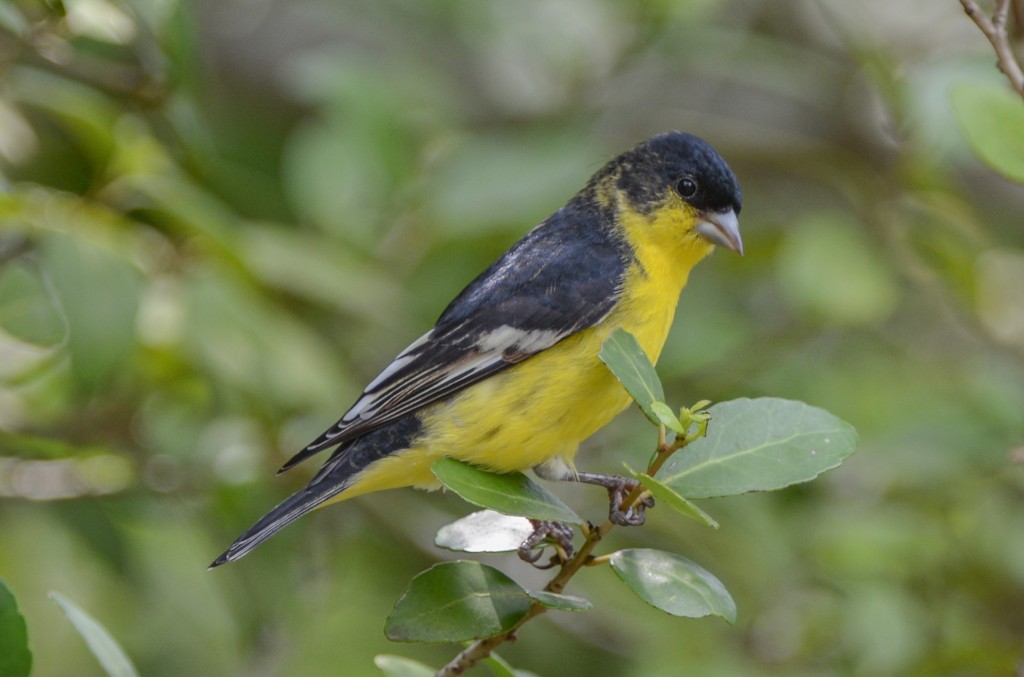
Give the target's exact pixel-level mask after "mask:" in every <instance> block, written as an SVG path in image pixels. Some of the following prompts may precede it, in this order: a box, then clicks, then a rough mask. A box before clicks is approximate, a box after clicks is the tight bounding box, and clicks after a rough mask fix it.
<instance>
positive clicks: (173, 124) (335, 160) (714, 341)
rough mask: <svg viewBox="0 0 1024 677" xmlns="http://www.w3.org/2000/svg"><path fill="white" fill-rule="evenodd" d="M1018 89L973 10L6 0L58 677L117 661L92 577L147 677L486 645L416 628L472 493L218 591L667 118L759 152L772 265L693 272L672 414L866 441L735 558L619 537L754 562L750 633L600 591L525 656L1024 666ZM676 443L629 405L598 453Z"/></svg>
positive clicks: (23, 575) (1, 152)
mask: <svg viewBox="0 0 1024 677" xmlns="http://www.w3.org/2000/svg"><path fill="white" fill-rule="evenodd" d="M993 63H994V55H993V54H992V52H991V49H990V47H989V46H988V44H987V43H986V42H985V40H984V38H983V37H982V36H981V34H980V33H979V32H978V31H977V29H976V27H975V26H974V25H972V24H971V23H970V21H969V20H968V19H967V18H966V17H965V16H964V15H963V13H962V10H961V8H960V6H959V4H958V3H957V2H956V1H955V0H943V1H941V2H937V1H935V0H905V1H903V2H896V3H892V2H889V1H888V0H867V1H866V2H859V3H851V2H847V1H846V0H785V1H782V2H772V1H769V0H730V1H727V2H711V1H710V0H689V1H673V0H653V1H651V2H620V1H617V0H527V1H523V2H516V3H513V2H501V1H500V0H462V1H456V0H447V1H442V0H435V1H431V2H415V1H413V0H386V1H385V0H345V1H340V0H339V1H335V2H331V1H329V0H306V1H302V2H293V3H289V2H285V1H284V0H244V1H243V0H227V1H224V2H198V1H193V2H186V1H184V0H126V1H124V2H119V1H115V0H64V1H63V2H60V0H3V1H2V2H0V167H2V173H0V190H2V193H0V328H2V330H0V577H3V578H4V579H6V581H7V583H8V585H9V586H10V587H11V589H12V590H13V592H14V593H15V594H16V595H17V597H18V600H19V603H20V605H21V608H22V610H23V612H24V614H25V616H26V618H27V621H28V626H29V636H30V641H31V645H32V648H33V651H34V654H35V673H34V674H36V675H38V676H39V677H50V676H58V675H71V674H74V675H86V676H88V675H96V674H100V669H99V667H98V666H97V664H96V662H95V661H94V659H93V658H92V657H91V656H90V655H89V653H88V651H87V649H86V647H85V644H84V643H83V642H82V641H81V639H80V638H79V637H78V636H77V635H76V634H75V632H74V630H73V629H72V628H71V626H70V625H69V624H68V623H67V621H66V620H65V619H64V618H63V617H62V615H61V614H60V611H59V610H58V609H57V608H56V607H55V606H54V605H53V604H52V602H50V601H49V600H48V599H47V598H46V593H47V592H48V591H50V590H58V591H60V592H61V593H63V594H64V595H66V596H68V597H69V598H71V599H72V600H74V601H75V602H77V603H78V604H80V605H81V606H82V607H84V608H85V609H87V610H88V611H89V612H90V613H91V614H93V615H94V616H95V617H96V618H97V619H99V620H100V621H101V622H103V623H104V624H105V625H106V626H107V627H108V629H110V631H111V632H112V634H113V635H114V636H116V637H117V638H118V639H119V640H120V641H121V643H122V644H123V645H124V647H125V649H126V651H127V652H128V653H129V654H130V655H131V657H132V658H133V659H134V661H135V662H136V664H137V665H138V667H139V669H140V671H141V673H142V674H144V675H157V676H158V675H214V674H225V675H227V674H231V675H234V674H237V675H257V676H260V675H267V676H270V675H327V674H344V675H362V674H373V673H374V671H375V668H373V663H372V659H373V656H374V655H376V654H379V653H400V654H404V655H408V656H412V657H415V658H418V659H421V660H424V661H426V662H428V663H430V664H432V665H440V664H442V663H443V662H444V661H446V660H447V659H448V658H450V657H451V656H452V655H454V653H455V651H456V648H455V647H451V646H442V647H427V646H416V645H413V646H405V645H393V644H389V643H388V642H387V641H386V640H385V639H384V637H383V634H382V630H381V628H382V626H383V623H384V619H385V617H386V616H387V614H388V612H389V611H390V609H391V606H392V604H393V603H394V601H395V600H396V599H397V598H398V596H399V595H400V594H401V592H402V590H403V589H404V587H405V585H406V583H407V582H408V580H409V579H410V578H411V577H412V576H413V575H414V574H415V573H416V572H418V571H420V570H422V569H424V568H426V567H427V566H428V565H430V564H431V563H432V562H435V561H438V560H443V559H450V558H453V557H454V555H453V554H452V553H447V552H444V551H440V550H438V549H436V548H435V547H434V546H433V545H432V538H433V534H434V532H435V530H436V529H437V528H438V527H439V526H441V525H442V524H444V523H446V522H447V521H450V520H451V519H453V518H454V517H456V516H460V515H463V514H466V513H468V512H469V511H470V508H469V507H468V506H466V505H465V504H463V503H461V502H460V501H459V500H458V499H456V498H453V497H452V496H446V495H441V494H422V493H419V492H414V491H411V490H405V491H397V492H389V493H386V494H377V495H372V496H368V497H362V498H360V499H357V500H355V501H353V502H351V503H346V504H345V505H344V506H341V507H337V508H334V509H328V510H325V511H322V512H320V513H317V514H316V515H313V516H311V517H309V518H306V519H304V520H302V521H301V522H299V523H298V524H296V525H295V526H293V527H291V528H289V529H287V530H286V531H285V532H283V533H282V534H280V535H279V536H277V537H276V538H274V539H273V540H271V541H270V542H268V543H267V544H266V545H265V546H263V547H261V548H260V549H259V550H258V551H256V552H254V553H253V554H252V555H250V556H249V557H247V558H246V559H244V560H242V561H241V562H239V563H236V564H232V565H230V566H226V567H223V568H220V569H218V570H216V571H214V572H207V571H206V565H207V564H208V563H209V562H210V561H211V560H212V559H213V558H214V557H215V556H216V555H217V554H219V553H220V552H221V551H222V550H223V549H224V547H225V546H226V545H227V544H228V543H229V542H230V541H231V540H232V539H233V538H234V537H235V536H237V535H238V534H239V533H240V532H241V531H242V530H243V529H244V528H246V527H247V526H249V524H250V523H251V522H252V521H253V520H254V519H255V518H257V517H258V516H259V515H260V514H262V513H263V512H264V511H265V510H266V509H268V508H269V507H271V506H272V505H273V504H274V503H275V502H276V501H278V500H279V499H281V498H283V497H284V496H285V495H286V494H288V493H289V492H290V491H293V490H295V489H296V488H297V487H299V486H300V485H301V484H302V483H303V482H304V481H305V480H306V479H308V477H309V473H310V472H311V471H312V470H313V467H312V466H315V465H316V464H315V462H314V463H311V464H310V466H311V467H303V468H301V469H298V470H295V471H293V472H292V473H289V474H287V475H285V476H282V477H280V478H277V477H275V476H274V471H275V470H276V468H277V467H279V466H280V465H281V463H282V462H283V460H285V459H286V458H287V457H288V456H290V455H291V454H292V453H294V452H295V451H296V450H297V449H299V448H301V446H302V445H304V444H305V443H306V442H308V441H309V440H310V439H312V438H313V437H314V436H315V435H316V434H317V433H319V432H320V431H321V430H322V429H324V428H325V427H326V426H327V425H329V424H331V423H333V422H334V420H335V419H336V418H337V416H339V415H340V414H341V413H342V411H343V410H344V409H345V408H346V407H347V406H348V405H349V404H350V403H351V401H352V400H353V399H354V398H355V397H356V396H357V395H358V393H359V392H360V390H361V387H362V386H363V385H364V384H365V383H366V382H367V381H368V380H369V379H370V378H372V377H373V376H374V375H375V374H376V373H377V371H378V370H379V369H380V368H382V367H383V366H384V365H385V364H386V363H387V361H388V360H389V359H390V358H391V357H392V356H393V355H394V354H395V353H396V352H397V351H398V350H400V349H401V348H403V347H404V346H405V345H406V344H408V343H409V342H410V341H411V340H412V339H413V338H415V337H417V336H419V335H420V334H421V333H422V332H423V331H425V330H426V329H427V328H428V327H429V326H430V324H431V323H432V322H433V320H434V319H435V318H436V317H437V315H438V314H439V313H440V311H441V310H442V309H443V307H444V305H445V303H446V302H447V301H448V300H449V299H450V298H451V297H452V296H453V295H454V294H455V293H456V292H457V291H458V290H459V289H460V288H461V287H462V286H463V285H464V284H465V283H466V282H468V281H469V280H470V279H471V278H472V277H473V276H474V275H476V274H477V273H478V272H479V271H480V270H481V269H483V268H484V267H485V266H486V265H487V264H488V263H489V262H490V261H492V260H493V259H494V258H495V257H496V256H497V255H498V254H500V253H501V252H502V251H503V250H504V249H505V248H506V247H507V246H508V245H509V244H510V243H511V242H513V241H514V240H515V239H516V238H517V237H519V236H520V235H521V234H522V233H524V232H525V231H526V230H527V229H529V228H530V227H531V226H532V225H533V224H535V223H537V222H538V221H540V220H541V219H543V218H544V217H545V216H547V215H548V214H549V213H551V212H552V211H554V209H556V208H557V207H559V206H560V205H561V204H562V203H563V202H564V201H565V200H566V199H567V198H568V197H569V196H571V195H572V194H573V193H574V192H575V191H576V190H577V189H578V188H579V187H581V186H582V185H583V183H584V181H585V180H586V179H587V177H588V176H589V175H590V173H592V172H593V171H594V170H595V169H596V168H597V167H599V166H600V165H601V164H602V163H603V162H604V161H605V160H607V159H608V158H609V157H611V156H612V155H614V154H616V153H618V152H620V151H622V150H624V149H625V148H627V147H629V146H631V145H633V144H634V143H636V142H638V141H640V140H642V139H644V138H646V137H647V136H649V135H651V134H654V133H657V132H661V131H665V130H668V129H682V130H686V131H690V132H694V133H697V134H699V135H701V136H703V137H705V138H706V139H708V140H709V141H710V142H711V143H712V144H714V145H715V146H716V147H717V148H718V149H719V150H720V151H721V153H722V154H723V155H724V156H725V157H726V158H727V160H728V161H729V162H730V164H731V165H732V167H733V169H734V170H735V172H736V174H737V175H738V176H739V179H740V181H741V183H742V186H743V189H744V193H745V202H744V209H743V213H742V215H741V224H742V228H743V237H744V241H745V244H746V249H747V255H746V256H745V257H743V258H740V257H737V256H733V255H731V254H729V253H727V252H724V253H719V254H716V255H715V256H713V257H712V258H711V259H710V260H709V261H706V262H705V263H703V264H701V266H700V267H699V268H698V269H697V270H696V271H695V272H694V274H693V276H692V277H691V283H690V285H689V287H688V288H687V290H686V292H685V293H684V294H683V298H682V301H681V304H680V310H679V314H678V316H677V322H676V327H675V329H674V331H673V333H672V336H671V337H670V339H669V344H668V345H667V347H666V350H665V353H664V356H663V359H662V362H661V364H660V365H659V371H660V373H661V374H662V376H663V378H664V379H665V381H666V386H667V390H668V393H669V398H670V400H672V401H674V402H675V403H677V404H680V405H681V404H689V403H691V402H693V401H695V400H697V399H700V398H708V399H712V400H724V399H729V398H734V397H742V396H752V397H753V396H760V395H770V396H777V397H786V398H793V399H800V400H804V401H806V402H808V403H811V404H813V405H816V406H820V407H824V408H826V409H828V410H830V411H832V412H834V413H835V414H837V415H839V416H841V417H842V418H844V419H846V420H848V421H849V422H851V423H852V424H853V425H855V426H856V427H857V429H858V430H859V432H860V436H861V444H860V448H859V451H858V453H856V454H855V455H854V456H853V457H851V458H850V459H849V460H848V461H847V462H846V463H845V464H844V465H843V466H842V467H841V468H840V469H838V470H836V471H833V472H831V473H829V474H827V475H825V476H823V477H822V478H820V479H819V480H817V481H815V482H813V483H811V484H808V485H803V486H799V487H795V488H792V489H789V490H787V491H783V492H776V493H773V494H763V495H749V496H744V497H738V498H734V499H721V500H717V501H704V502H703V503H702V506H703V507H704V508H705V509H706V510H708V511H709V512H710V513H711V514H713V515H714V516H715V517H716V518H717V519H718V521H719V522H720V523H721V525H722V528H721V529H720V530H719V531H712V530H709V529H706V528H703V527H701V526H700V525H698V524H696V523H695V522H681V521H680V519H679V518H678V517H677V516H675V514H674V513H673V512H671V511H666V510H656V511H654V513H653V514H652V516H651V518H650V519H649V521H648V525H649V526H648V528H645V529H634V530H624V529H619V530H616V532H615V533H614V534H613V537H612V538H611V539H609V540H610V542H609V543H608V544H607V548H608V550H606V551H610V549H612V548H616V547H623V546H627V545H629V546H635V545H643V544H656V545H657V547H660V548H663V549H667V550H672V551H675V552H679V553H682V554H684V555H686V556H687V557H689V558H691V559H693V560H695V561H697V562H698V563H700V564H701V565H702V566H704V567H706V568H708V569H710V570H711V571H713V572H714V573H715V574H717V575H718V577H719V578H721V579H722V581H723V582H724V583H725V584H726V586H727V587H728V588H729V589H730V591H731V592H732V594H733V596H734V597H735V599H736V601H737V604H738V606H739V622H738V624H737V626H736V627H732V626H729V625H727V624H725V623H723V622H721V621H720V620H687V619H677V618H671V617H668V616H666V615H664V614H662V613H661V612H658V611H655V610H653V609H651V608H648V607H646V606H644V605H643V604H642V603H641V602H640V601H638V600H637V599H636V598H634V597H633V596H632V594H631V593H629V592H628V591H627V590H626V589H625V588H624V587H623V586H621V585H620V584H619V583H618V581H617V580H615V578H614V576H613V574H612V572H611V571H609V570H608V569H607V568H602V569H595V570H588V571H585V572H583V574H581V575H580V576H579V577H577V578H576V579H575V580H574V582H573V586H572V587H571V588H570V590H569V592H573V593H577V594H582V595H584V596H586V597H588V598H590V599H591V600H593V601H594V603H595V605H596V608H595V609H594V610H593V611H590V612H587V613H583V614H548V615H547V617H546V618H544V619H541V620H540V621H539V622H535V623H532V624H531V625H530V626H528V627H527V628H526V629H525V630H524V631H523V633H522V636H521V638H520V641H519V642H518V643H517V644H516V645H512V646H509V647H507V648H505V649H504V650H503V652H502V653H503V655H504V656H505V657H506V658H508V659H509V660H510V661H511V662H512V663H513V664H514V665H516V666H517V667H521V668H525V669H529V670H533V671H534V672H536V673H538V674H541V675H548V676H551V675H576V674H580V675H587V674H590V675H599V674H617V675H645V676H650V675H653V676H656V677H658V676H668V675H680V674H693V675H730V676H731V675H767V674H787V675H828V674H836V675H847V674H849V675H893V674H929V675H931V674H957V675H986V674H1001V675H1005V674H1012V673H1013V672H1014V671H1015V670H1017V671H1018V674H1019V671H1020V670H1021V669H1022V668H1021V667H1020V666H1021V665H1022V655H1024V446H1022V445H1024V228H1022V225H1024V187H1022V185H1020V184H1015V183H1013V182H1011V181H1009V180H1007V179H1004V178H1002V177H1001V176H1000V175H999V174H997V173H995V172H993V171H992V170H991V169H989V168H987V167H986V166H984V165H983V164H982V163H981V162H980V161H979V160H978V159H977V158H976V157H975V155H974V153H973V152H972V150H971V148H970V146H969V145H968V142H967V137H966V136H965V134H964V132H963V129H962V128H961V126H960V125H959V124H958V118H957V114H956V109H955V107H954V106H953V105H952V103H951V96H950V95H951V91H955V88H956V87H957V86H958V85H961V84H962V83H973V86H975V87H988V88H990V89H999V88H1002V89H1008V86H1007V85H1006V83H1005V80H1003V79H1002V77H1001V75H1000V73H999V72H998V71H996V69H995V68H994V66H993ZM1022 133H1024V132H1022ZM1017 141H1018V142H1019V141H1020V137H1018V138H1017ZM1008 147H1010V148H1011V149H1012V143H1009V142H1008ZM1021 147H1022V146H1018V147H1017V148H1018V150H1019V149H1020V148H1021ZM538 424H539V425H543V422H538ZM653 443H654V439H653V437H652V430H651V429H650V428H649V427H648V426H647V425H645V423H644V421H643V420H642V417H641V416H640V415H639V414H637V413H636V412H635V411H631V412H629V413H627V414H624V415H623V416H622V417H621V418H620V419H618V420H617V421H616V422H615V423H614V424H613V425H611V426H610V427H609V428H608V429H606V430H605V431H604V432H602V433H601V434H600V435H599V436H598V437H597V438H596V439H594V440H592V441H591V442H590V443H589V444H588V445H587V447H586V448H585V450H584V453H582V454H581V456H580V457H579V462H580V465H581V467H583V468H586V469H603V470H609V471H615V470H617V469H619V468H621V462H622V460H627V461H629V462H630V463H631V464H632V465H638V464H639V463H642V462H643V460H644V459H646V458H647V455H648V453H649V450H650V449H651V447H652V445H653ZM557 491H558V493H559V495H561V496H563V497H564V498H565V499H566V500H567V501H568V502H570V503H571V504H572V505H573V507H575V508H576V509H577V510H579V511H582V514H584V515H590V516H591V518H592V519H597V518H598V517H600V516H601V515H602V514H603V511H604V510H605V498H604V496H603V494H602V492H600V491H598V490H595V489H593V488H585V487H584V488H577V487H558V488H557ZM487 561H488V562H490V563H492V564H495V565H497V566H499V567H500V568H502V569H503V570H505V571H506V572H508V573H510V574H511V575H512V576H513V577H514V578H516V579H517V580H519V581H520V582H522V583H524V584H528V585H534V584H536V583H537V582H538V581H543V580H546V579H545V578H544V577H543V576H542V575H540V574H538V573H535V572H533V571H531V570H529V569H528V568H527V567H525V566H524V565H521V564H520V563H518V562H517V561H516V560H515V558H514V556H513V555H509V556H495V557H490V558H487ZM481 672H482V673H486V669H481Z"/></svg>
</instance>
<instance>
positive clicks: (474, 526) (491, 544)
mask: <svg viewBox="0 0 1024 677" xmlns="http://www.w3.org/2000/svg"><path fill="white" fill-rule="evenodd" d="M532 533H533V525H532V524H530V521H529V520H528V519H526V518H525V517H514V516H511V515H502V514H501V513H500V512H495V511H493V510H479V511H477V512H474V513H471V514H469V515H466V516H465V517H463V518H462V519H459V520H456V521H454V522H452V523H451V524H446V525H445V526H443V527H441V528H440V529H439V530H438V532H437V535H436V536H435V537H434V545H436V546H437V547H439V548H447V549H448V550H458V551H462V552H512V551H513V550H518V549H519V546H520V545H521V544H522V542H523V541H525V540H526V539H527V538H529V536H530V534H532Z"/></svg>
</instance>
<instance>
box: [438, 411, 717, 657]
mask: <svg viewBox="0 0 1024 677" xmlns="http://www.w3.org/2000/svg"><path fill="white" fill-rule="evenodd" d="M706 426H707V422H706V421H704V422H703V423H698V431H697V432H696V433H692V434H690V435H686V436H678V437H677V438H676V439H675V440H674V441H673V442H671V443H670V442H666V441H665V426H660V431H659V434H658V447H657V454H656V455H655V457H654V459H653V460H652V461H651V464H650V465H649V466H648V467H647V474H648V475H650V476H652V477H653V476H654V474H655V473H657V472H658V470H659V469H660V468H661V466H662V464H664V463H665V461H667V460H668V457H669V456H671V455H672V454H674V453H675V452H677V451H679V450H680V449H682V448H683V447H685V446H686V445H688V444H689V443H690V442H692V441H693V440H694V439H696V438H697V437H700V436H703V434H704V429H705V428H706ZM645 491H646V489H645V488H644V486H643V485H642V484H639V485H637V486H636V488H635V489H633V490H632V491H631V492H630V493H629V494H628V495H627V496H626V497H625V498H624V499H623V501H622V506H623V508H622V509H623V510H629V508H630V507H632V506H633V505H634V504H636V502H637V501H639V500H640V498H641V496H642V495H643V494H644V492H645ZM613 528H615V524H614V523H613V522H612V521H611V520H610V519H608V520H605V522H604V524H602V525H601V526H599V527H595V526H591V525H590V524H589V523H588V524H586V525H584V526H583V527H582V530H583V535H584V536H585V537H586V540H585V541H584V542H583V545H582V546H580V549H579V551H578V552H577V553H576V554H575V555H574V556H573V557H572V559H570V560H569V561H567V562H564V563H563V564H562V568H561V569H559V571H558V574H557V575H556V576H555V577H554V578H552V579H551V580H550V581H549V582H548V584H547V585H545V586H544V591H545V592H554V593H561V592H562V591H563V590H565V586H566V585H568V584H569V580H570V579H571V578H572V577H573V576H575V575H576V574H577V573H578V572H579V570H580V569H582V568H583V567H585V566H587V565H588V564H591V563H596V562H595V560H594V556H593V555H591V553H592V552H593V551H594V548H595V547H597V544H598V543H600V542H601V539H603V538H604V537H605V536H606V535H607V534H608V532H609V531H611V530H612V529H613ZM545 611H547V607H546V606H544V605H543V604H540V603H539V602H533V603H532V604H531V605H530V608H529V610H528V611H527V612H526V615H525V616H523V617H522V618H521V619H520V620H519V622H518V623H516V625H515V627H513V628H512V629H511V630H509V631H508V632H506V633H502V634H500V635H495V636H494V637H487V638H485V639H480V640H477V641H475V642H473V643H472V644H470V645H469V646H468V647H466V648H465V649H463V650H462V651H461V652H459V654H458V655H456V656H455V658H453V659H452V660H451V661H450V662H449V663H448V664H447V665H445V666H444V667H442V668H441V669H440V670H438V671H437V672H436V673H435V674H434V677H456V676H457V675H461V674H463V673H464V672H465V671H466V670H469V669H470V668H471V667H473V666H474V665H476V664H477V663H478V662H480V661H482V660H483V659H485V658H487V657H488V656H490V655H491V652H492V651H494V650H495V649H497V648H498V647H499V646H500V645H502V644H504V643H505V642H514V641H515V640H516V633H517V632H518V631H519V628H521V627H523V625H524V624H525V623H526V622H528V621H530V620H531V619H533V618H535V617H537V616H539V615H541V614H542V613H544V612H545Z"/></svg>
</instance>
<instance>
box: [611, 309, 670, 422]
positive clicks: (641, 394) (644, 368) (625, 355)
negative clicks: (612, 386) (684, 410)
mask: <svg viewBox="0 0 1024 677" xmlns="http://www.w3.org/2000/svg"><path fill="white" fill-rule="evenodd" d="M600 358H601V361H602V362H604V363H605V365H607V367H608V368H609V369H610V370H611V372H612V373H613V374H615V378H617V379H619V382H620V383H622V386H623V387H624V388H625V389H626V392H628V393H629V395H630V397H632V398H633V399H634V400H636V403H637V404H639V405H640V408H641V409H642V410H643V412H644V415H646V416H647V418H648V419H650V421H651V422H652V423H654V424H655V425H658V424H660V423H662V421H661V420H660V419H659V418H658V414H657V413H656V412H655V410H654V409H653V408H652V406H651V405H653V404H654V403H655V402H664V401H665V390H664V388H662V387H661V381H660V380H659V379H658V374H657V373H656V372H655V371H654V366H653V365H651V361H650V360H649V359H648V358H647V354H646V353H644V350H643V348H641V347H640V343H639V342H638V341H637V340H636V337H635V336H633V335H632V334H630V333H629V332H628V331H626V330H625V329H616V330H615V331H613V332H612V335H611V336H609V337H608V338H607V339H606V340H605V342H604V345H603V346H601V354H600ZM670 411H671V410H670Z"/></svg>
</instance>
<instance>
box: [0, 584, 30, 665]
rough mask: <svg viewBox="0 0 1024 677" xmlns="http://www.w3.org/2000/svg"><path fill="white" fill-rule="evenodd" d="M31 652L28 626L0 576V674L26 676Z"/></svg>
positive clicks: (16, 602) (12, 595)
mask: <svg viewBox="0 0 1024 677" xmlns="http://www.w3.org/2000/svg"><path fill="white" fill-rule="evenodd" d="M31 672H32V652H31V651H29V650H28V628H27V627H26V625H25V617H24V616H22V615H21V612H20V611H18V601H17V600H16V599H15V598H14V594H13V593H12V592H11V591H10V590H9V589H8V588H7V584H6V583H5V582H4V580H3V579H2V578H0V675H3V677H28V675H29V673H31Z"/></svg>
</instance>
